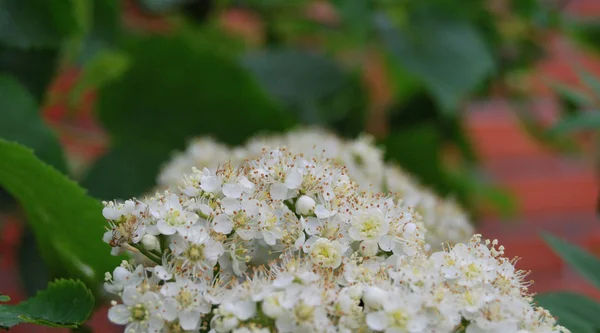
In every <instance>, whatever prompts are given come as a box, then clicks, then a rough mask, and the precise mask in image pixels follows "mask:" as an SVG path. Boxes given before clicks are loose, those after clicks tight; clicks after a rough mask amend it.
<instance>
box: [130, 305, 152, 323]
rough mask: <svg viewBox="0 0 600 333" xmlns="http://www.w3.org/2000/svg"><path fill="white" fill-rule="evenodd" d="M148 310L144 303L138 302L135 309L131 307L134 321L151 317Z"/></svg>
mask: <svg viewBox="0 0 600 333" xmlns="http://www.w3.org/2000/svg"><path fill="white" fill-rule="evenodd" d="M149 315H150V314H149V312H148V310H147V309H146V308H145V307H144V305H142V304H136V305H135V306H134V307H133V309H131V319H133V321H145V320H146V319H148V317H149Z"/></svg>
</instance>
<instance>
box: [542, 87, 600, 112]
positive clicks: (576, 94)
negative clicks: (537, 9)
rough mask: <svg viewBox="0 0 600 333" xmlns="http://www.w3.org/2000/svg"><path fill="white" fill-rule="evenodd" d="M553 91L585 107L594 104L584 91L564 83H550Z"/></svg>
mask: <svg viewBox="0 0 600 333" xmlns="http://www.w3.org/2000/svg"><path fill="white" fill-rule="evenodd" d="M552 88H553V89H554V91H555V92H556V93H557V94H558V95H559V96H560V97H562V98H563V99H564V100H566V101H568V102H570V103H573V104H575V105H577V106H578V107H580V108H582V107H586V106H590V105H593V104H594V100H593V99H592V98H591V97H590V96H589V95H588V94H586V93H585V92H583V91H581V90H577V89H574V88H572V87H570V86H568V85H565V84H552Z"/></svg>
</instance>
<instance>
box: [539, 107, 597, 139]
mask: <svg viewBox="0 0 600 333" xmlns="http://www.w3.org/2000/svg"><path fill="white" fill-rule="evenodd" d="M586 130H587V131H595V130H600V110H590V111H581V112H579V113H578V114H576V115H573V116H570V117H568V118H566V119H562V120H560V121H559V122H558V124H556V125H554V127H552V128H551V129H550V133H551V134H566V133H572V132H578V131H586Z"/></svg>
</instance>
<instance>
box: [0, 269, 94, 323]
mask: <svg viewBox="0 0 600 333" xmlns="http://www.w3.org/2000/svg"><path fill="white" fill-rule="evenodd" d="M93 308H94V297H93V296H92V293H91V292H90V291H89V289H87V288H86V287H85V284H83V283H82V282H81V281H74V280H56V281H54V282H51V283H50V284H49V285H48V288H47V289H46V290H43V291H41V292H39V293H37V295H35V296H34V297H32V298H30V299H28V300H26V301H24V302H22V303H20V304H18V305H0V327H1V328H5V329H8V328H10V327H12V326H15V325H17V324H20V323H33V324H37V325H44V326H50V327H77V326H79V325H81V324H82V323H83V322H84V321H85V320H86V319H87V318H88V317H89V316H90V314H91V313H92V309H93Z"/></svg>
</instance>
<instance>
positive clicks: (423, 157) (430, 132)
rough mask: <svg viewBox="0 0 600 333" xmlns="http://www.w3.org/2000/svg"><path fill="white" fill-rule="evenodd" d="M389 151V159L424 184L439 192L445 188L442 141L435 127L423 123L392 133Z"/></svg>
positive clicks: (386, 148) (387, 145)
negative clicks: (441, 152)
mask: <svg viewBox="0 0 600 333" xmlns="http://www.w3.org/2000/svg"><path fill="white" fill-rule="evenodd" d="M415 147H419V148H418V149H415ZM385 151H386V155H387V157H388V158H391V159H393V160H396V161H397V162H399V163H400V165H401V166H402V167H403V168H405V169H406V170H407V171H409V172H411V173H413V174H415V175H416V176H417V177H418V178H419V179H420V180H421V181H422V182H424V183H426V184H428V185H433V186H435V187H436V188H438V189H439V188H440V187H442V188H443V187H444V186H445V180H444V174H443V171H442V169H441V166H442V161H441V158H440V151H441V141H440V138H439V133H438V132H437V131H436V128H435V127H434V126H433V125H431V124H420V125H415V126H413V127H410V128H405V129H403V130H401V131H396V132H393V133H391V134H390V135H389V137H388V138H387V139H386V141H385Z"/></svg>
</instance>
